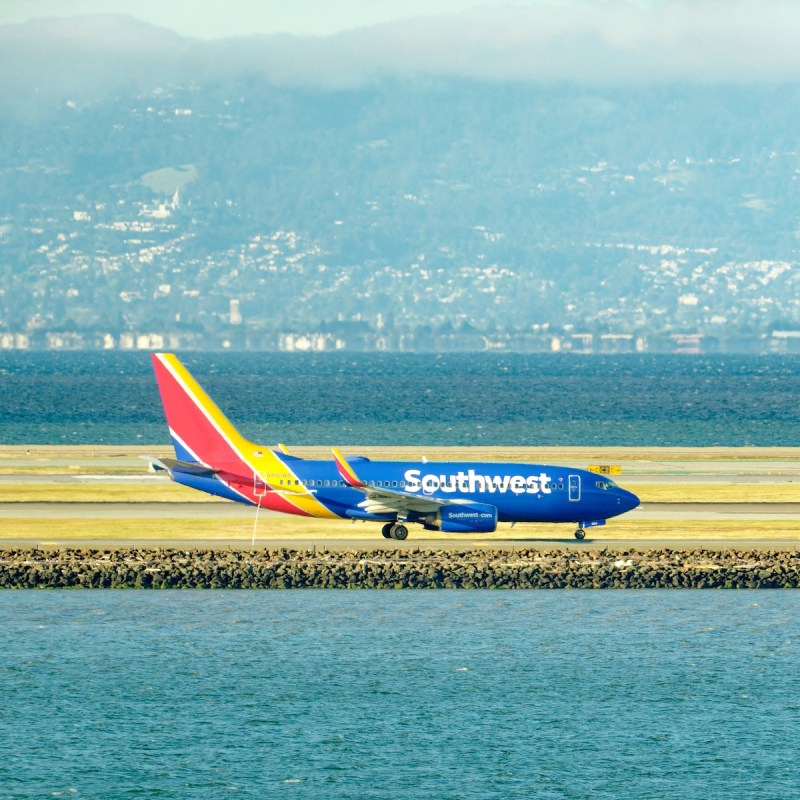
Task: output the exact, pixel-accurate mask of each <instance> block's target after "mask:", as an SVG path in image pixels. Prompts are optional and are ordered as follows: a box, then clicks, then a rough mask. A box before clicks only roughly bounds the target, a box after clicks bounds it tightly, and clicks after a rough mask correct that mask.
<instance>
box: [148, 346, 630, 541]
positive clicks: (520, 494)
mask: <svg viewBox="0 0 800 800" xmlns="http://www.w3.org/2000/svg"><path fill="white" fill-rule="evenodd" d="M153 367H154V369H155V373H156V380H157V381H158V388H159V391H160V392H161V400H162V402H163V404H164V412H165V414H166V417H167V425H168V426H169V432H170V436H171V437H172V442H173V445H174V447H175V456H176V457H175V458H174V459H172V458H165V459H150V461H151V462H152V464H153V466H154V468H156V469H163V470H166V471H167V472H168V473H169V475H170V477H171V478H172V479H173V480H174V481H175V482H177V483H180V484H183V485H185V486H190V487H191V488H193V489H199V490H200V491H203V492H208V493H209V494H213V495H218V496H220V497H226V498H228V499H230V500H235V501H237V502H239V503H246V504H248V505H253V506H259V507H261V508H268V509H271V510H273V511H282V512H285V513H287V514H298V515H300V516H306V517H326V518H330V519H352V520H369V521H372V522H378V523H382V524H383V527H382V532H383V535H384V537H385V538H387V539H405V538H406V536H408V523H416V524H419V525H422V527H423V528H425V530H429V531H444V532H447V533H467V532H480V533H490V532H491V531H494V530H496V529H497V523H498V522H512V523H513V522H565V523H572V524H574V525H576V526H577V529H576V530H575V537H576V538H578V539H583V538H584V536H585V535H586V534H585V529H586V528H588V527H592V526H595V525H604V524H605V521H606V520H607V519H609V518H610V517H616V516H618V515H619V514H624V513H625V512H626V511H630V510H631V509H632V508H635V507H636V506H638V505H639V498H638V497H636V495H634V494H632V493H631V492H628V491H626V490H625V489H622V488H620V487H619V486H617V485H616V484H615V483H614V482H613V481H611V480H609V479H608V478H607V477H606V476H601V475H596V474H595V473H593V472H588V471H585V470H580V469H574V468H572V467H558V466H551V465H546V464H514V463H505V464H504V463H489V462H480V461H467V462H438V463H434V462H426V461H421V462H410V461H371V460H370V459H369V458H365V457H364V456H355V457H352V458H349V459H345V457H344V456H343V455H342V454H341V453H340V452H339V451H338V450H336V449H335V448H334V449H333V451H332V454H333V458H332V459H329V460H310V459H303V458H298V457H296V456H293V455H290V454H289V453H288V451H287V450H286V448H285V447H283V445H278V446H277V447H274V448H273V447H263V446H261V445H257V444H254V443H253V442H250V441H248V440H247V439H245V438H244V437H243V436H242V435H241V434H240V433H239V432H238V431H237V430H236V428H234V427H233V425H232V424H231V423H230V422H229V421H228V420H227V419H226V417H225V416H224V414H223V413H222V412H221V411H220V410H219V409H218V408H217V406H216V405H215V404H214V402H213V401H212V400H211V398H210V397H209V396H208V395H207V394H206V393H205V392H204V391H203V389H202V388H201V387H200V385H199V384H198V383H197V381H195V379H194V378H193V377H192V376H191V374H190V373H189V371H188V370H187V369H186V368H185V367H184V366H183V364H181V362H180V361H179V360H178V359H177V357H176V356H174V355H172V354H171V353H154V354H153Z"/></svg>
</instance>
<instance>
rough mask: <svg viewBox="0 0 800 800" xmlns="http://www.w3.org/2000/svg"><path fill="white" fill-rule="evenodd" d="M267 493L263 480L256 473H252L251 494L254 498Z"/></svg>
mask: <svg viewBox="0 0 800 800" xmlns="http://www.w3.org/2000/svg"><path fill="white" fill-rule="evenodd" d="M266 493H267V484H266V483H264V479H263V478H262V477H261V476H260V475H259V474H258V473H257V472H254V473H253V494H254V495H255V496H256V497H263V496H264V495H265V494H266Z"/></svg>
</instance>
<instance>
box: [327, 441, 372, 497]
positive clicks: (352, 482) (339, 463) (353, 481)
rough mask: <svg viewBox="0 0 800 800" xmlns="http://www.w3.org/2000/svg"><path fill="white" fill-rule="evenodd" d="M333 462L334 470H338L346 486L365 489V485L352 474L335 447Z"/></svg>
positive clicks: (351, 469) (351, 470)
mask: <svg viewBox="0 0 800 800" xmlns="http://www.w3.org/2000/svg"><path fill="white" fill-rule="evenodd" d="M333 460H334V461H335V462H336V469H338V470H339V474H340V475H341V476H342V477H343V478H344V481H345V483H346V484H347V485H348V486H353V487H355V488H357V489H366V487H367V484H366V483H364V481H362V480H360V479H359V477H358V475H356V473H355V472H353V468H352V467H351V466H350V465H349V464H348V463H347V461H346V460H345V457H344V456H343V455H342V454H341V453H340V452H339V451H338V450H337V449H336V448H335V447H334V448H333Z"/></svg>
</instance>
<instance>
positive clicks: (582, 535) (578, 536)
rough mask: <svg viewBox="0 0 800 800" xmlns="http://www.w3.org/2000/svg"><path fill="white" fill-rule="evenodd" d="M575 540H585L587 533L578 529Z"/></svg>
mask: <svg viewBox="0 0 800 800" xmlns="http://www.w3.org/2000/svg"><path fill="white" fill-rule="evenodd" d="M575 538H576V539H578V540H579V541H580V540H581V539H585V538H586V531H585V530H584V529H583V528H578V530H576V531H575Z"/></svg>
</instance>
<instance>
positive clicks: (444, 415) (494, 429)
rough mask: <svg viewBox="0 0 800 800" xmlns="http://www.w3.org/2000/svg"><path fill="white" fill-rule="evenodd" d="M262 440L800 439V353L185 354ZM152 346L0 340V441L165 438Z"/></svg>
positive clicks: (776, 442) (675, 442) (736, 442)
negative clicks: (50, 346) (28, 345)
mask: <svg viewBox="0 0 800 800" xmlns="http://www.w3.org/2000/svg"><path fill="white" fill-rule="evenodd" d="M183 360H184V362H185V363H186V365H187V366H188V367H189V368H190V370H191V371H192V372H193V373H194V374H195V376H196V377H197V378H198V380H199V381H200V382H201V384H203V386H204V387H205V388H206V389H207V391H208V392H209V393H210V394H211V395H212V397H213V398H214V399H215V401H216V402H217V404H218V405H219V406H220V407H221V408H222V410H223V411H224V412H225V413H226V414H227V415H228V417H229V418H230V419H231V420H232V421H233V422H235V424H237V426H239V427H240V428H241V429H242V431H243V432H244V433H245V434H246V435H248V436H249V437H251V438H252V439H254V440H256V441H258V442H261V443H263V444H274V443H276V442H278V441H284V442H286V443H287V444H295V445H302V444H328V445H358V444H362V445H420V446H425V445H548V446H558V445H584V446H592V445H597V446H613V445H627V446H648V445H659V446H711V445H724V446H743V445H757V446H800V414H798V412H797V409H798V398H800V357H798V356H769V357H757V356H666V355H664V356H659V355H640V356H633V355H627V356H604V357H582V356H576V355H510V354H508V355H499V354H493V353H489V354H452V355H410V354H352V353H350V354H343V353H329V354H327V353H326V354H322V355H316V356H315V355H309V354H282V353H266V354H265V353H235V354H234V353H213V354H210V353H207V354H199V353H190V354H186V355H185V356H184V357H183ZM167 442H168V437H167V431H166V425H165V423H164V421H163V417H162V412H161V406H160V402H159V398H158V393H157V389H156V385H155V381H154V378H153V374H152V369H151V367H150V361H149V355H148V354H146V353H94V352H93V353H7V352H6V353H0V443H3V444H82V443H83V444H103V443H106V444H121V445H124V444H137V443H138V444H165V443H167Z"/></svg>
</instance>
